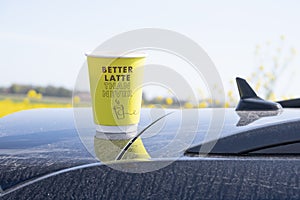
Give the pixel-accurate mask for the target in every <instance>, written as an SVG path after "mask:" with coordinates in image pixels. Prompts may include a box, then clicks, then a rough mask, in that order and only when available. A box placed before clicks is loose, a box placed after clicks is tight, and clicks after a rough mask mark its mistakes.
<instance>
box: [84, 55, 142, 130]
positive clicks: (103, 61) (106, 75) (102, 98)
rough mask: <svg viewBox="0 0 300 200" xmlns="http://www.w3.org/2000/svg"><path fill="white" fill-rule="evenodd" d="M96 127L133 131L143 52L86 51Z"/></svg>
mask: <svg viewBox="0 0 300 200" xmlns="http://www.w3.org/2000/svg"><path fill="white" fill-rule="evenodd" d="M86 56H87V63H88V70H89V79H90V90H91V97H92V105H93V116H94V122H95V124H96V130H97V131H99V132H105V133H121V132H125V133H126V132H135V131H136V130H137V124H138V122H139V119H140V110H141V102H142V87H141V86H142V82H143V72H144V71H143V67H144V66H143V65H144V60H145V54H144V53H129V54H116V53H107V52H92V53H86Z"/></svg>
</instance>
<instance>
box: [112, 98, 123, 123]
mask: <svg viewBox="0 0 300 200" xmlns="http://www.w3.org/2000/svg"><path fill="white" fill-rule="evenodd" d="M115 102H116V103H117V104H116V105H114V111H115V115H116V116H117V119H124V118H125V113H124V106H123V105H122V104H120V101H119V100H118V99H116V100H115Z"/></svg>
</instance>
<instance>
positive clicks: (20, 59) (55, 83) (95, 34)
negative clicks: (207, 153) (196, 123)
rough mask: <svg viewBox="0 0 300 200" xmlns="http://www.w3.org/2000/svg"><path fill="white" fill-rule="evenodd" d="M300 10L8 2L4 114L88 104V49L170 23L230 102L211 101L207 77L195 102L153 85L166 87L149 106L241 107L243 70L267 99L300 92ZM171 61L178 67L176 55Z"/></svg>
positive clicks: (230, 4) (278, 2)
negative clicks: (83, 86) (84, 80)
mask: <svg viewBox="0 0 300 200" xmlns="http://www.w3.org/2000/svg"><path fill="white" fill-rule="evenodd" d="M299 8H300V2H299V1H296V0H294V1H292V0H264V1H259V0H251V1H237V0H236V1H233V0H227V1H217V0H212V1H185V2H183V1H179V0H178V1H177V0H176V1H175V0H172V1H168V0H166V1H158V0H153V1H137V0H127V1H120V0H116V1H102V2H100V1H76V2H75V1H68V0H66V1H56V0H54V1H33V0H32V1H31V0H28V1H1V2H0V22H1V26H0V44H1V45H0V68H1V73H0V74H1V75H0V117H1V116H5V115H7V114H9V113H12V112H15V111H18V110H23V109H31V108H40V107H72V102H73V103H74V104H78V105H86V102H88V101H89V100H88V95H87V96H84V95H83V96H76V95H75V96H74V97H73V96H72V92H73V89H74V85H75V83H76V78H77V76H78V73H79V71H80V69H81V67H82V65H83V63H84V62H85V59H86V58H85V56H84V52H87V51H90V50H93V49H95V48H96V47H97V46H98V45H100V44H101V43H102V42H104V41H106V40H107V39H109V38H111V37H112V36H114V35H117V34H120V33H122V32H126V31H130V30H134V29H139V28H162V29H169V30H172V31H176V32H179V33H181V34H183V35H185V36H187V37H189V38H190V39H192V40H194V41H195V42H197V43H198V44H199V45H200V46H201V47H202V48H203V49H204V50H205V51H206V52H207V54H208V55H209V57H210V58H211V59H212V60H213V62H214V64H215V65H216V67H217V69H218V71H219V73H220V76H221V79H222V82H223V85H224V89H225V95H226V100H225V102H220V101H219V100H217V99H211V98H210V95H209V92H207V88H205V86H204V88H203V87H202V85H203V84H200V83H199V87H198V88H196V89H197V90H198V92H199V96H200V97H201V100H200V101H199V102H197V103H196V104H195V103H190V102H189V99H188V97H187V98H186V99H181V100H179V101H180V102H178V100H176V99H175V98H174V96H172V94H171V93H170V92H168V91H167V90H166V91H163V90H153V89H152V90H148V91H159V92H157V93H152V94H147V93H145V94H144V95H143V97H144V100H143V106H144V107H155V106H157V105H160V106H163V107H178V106H181V107H185V108H195V107H200V108H204V107H234V106H235V105H236V103H237V101H238V92H237V89H236V86H235V77H237V76H240V77H244V78H246V79H247V80H248V81H249V83H250V84H251V85H252V86H253V87H254V88H255V90H256V91H257V93H258V94H259V95H260V96H261V97H263V98H266V99H270V100H281V99H288V98H296V97H300V94H299V92H298V91H299V89H298V87H297V86H298V85H299V84H300V79H299V78H298V77H299V75H300V73H299V71H300V68H299V64H300V59H299V55H298V54H297V49H299V48H300V28H299V26H298V22H299V19H300V12H299ZM158 62H159V60H158ZM163 62H164V64H166V65H167V64H168V63H170V65H176V62H172V58H171V57H170V58H169V60H168V59H167V57H166V59H165V60H164V61H163ZM174 63H175V64H174ZM178 65H180V62H178ZM175 67H176V66H175ZM199 82H201V81H199ZM202 82H203V81H202ZM218 87H219V86H216V89H218Z"/></svg>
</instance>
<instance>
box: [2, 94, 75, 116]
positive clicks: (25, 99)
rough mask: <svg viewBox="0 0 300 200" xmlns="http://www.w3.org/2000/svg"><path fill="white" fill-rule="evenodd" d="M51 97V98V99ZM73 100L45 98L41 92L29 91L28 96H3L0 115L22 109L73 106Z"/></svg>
mask: <svg viewBox="0 0 300 200" xmlns="http://www.w3.org/2000/svg"><path fill="white" fill-rule="evenodd" d="M49 99H50V100H49ZM70 101H71V100H66V99H62V100H60V99H58V98H57V99H51V98H43V97H42V96H41V95H39V94H36V95H35V94H32V92H31V94H30V93H29V94H28V95H27V96H25V95H24V96H7V97H6V96H2V97H0V117H3V116H6V115H9V114H11V113H14V112H18V111H21V110H28V109H35V108H67V107H72V105H71V103H70Z"/></svg>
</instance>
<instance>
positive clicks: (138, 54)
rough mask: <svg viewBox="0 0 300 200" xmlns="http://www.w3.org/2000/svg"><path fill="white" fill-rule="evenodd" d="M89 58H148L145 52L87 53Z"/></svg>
mask: <svg viewBox="0 0 300 200" xmlns="http://www.w3.org/2000/svg"><path fill="white" fill-rule="evenodd" d="M85 55H86V56H87V57H95V58H144V57H146V56H147V54H146V53H144V52H129V53H126V52H109V51H91V52H86V53H85Z"/></svg>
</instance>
